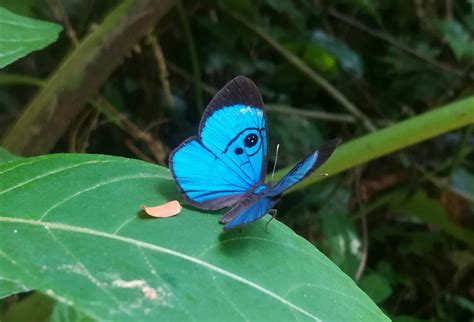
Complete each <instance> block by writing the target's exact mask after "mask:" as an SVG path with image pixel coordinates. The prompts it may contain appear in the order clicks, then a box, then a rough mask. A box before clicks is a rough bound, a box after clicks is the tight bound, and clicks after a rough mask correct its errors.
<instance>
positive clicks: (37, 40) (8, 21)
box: [0, 7, 62, 68]
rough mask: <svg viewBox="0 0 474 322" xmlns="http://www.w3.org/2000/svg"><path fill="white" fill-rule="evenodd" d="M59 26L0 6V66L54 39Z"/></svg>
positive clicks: (57, 33)
mask: <svg viewBox="0 0 474 322" xmlns="http://www.w3.org/2000/svg"><path fill="white" fill-rule="evenodd" d="M61 29H62V28H61V26H59V25H57V24H54V23H50V22H46V21H41V20H36V19H31V18H28V17H23V16H19V15H17V14H14V13H12V12H10V11H8V10H6V9H4V8H2V7H0V39H1V41H0V68H2V67H4V66H6V65H8V64H10V63H12V62H14V61H15V60H17V59H20V58H21V57H23V56H25V55H27V54H29V53H31V52H32V51H35V50H39V49H43V48H44V47H46V46H47V45H49V44H51V43H52V42H54V41H56V39H57V38H58V35H59V32H60V31H61Z"/></svg>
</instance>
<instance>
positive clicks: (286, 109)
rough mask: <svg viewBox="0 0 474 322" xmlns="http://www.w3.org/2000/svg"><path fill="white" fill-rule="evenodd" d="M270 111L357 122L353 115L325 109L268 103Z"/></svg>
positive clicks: (267, 108) (340, 121) (333, 120)
mask: <svg viewBox="0 0 474 322" xmlns="http://www.w3.org/2000/svg"><path fill="white" fill-rule="evenodd" d="M265 109H266V110H267V111H269V112H276V113H281V114H289V115H298V116H303V117H307V118H313V119H318V120H325V121H330V122H339V123H355V122H356V119H355V118H354V117H353V116H352V115H348V114H338V113H328V112H324V111H310V110H302V109H299V108H290V107H286V106H283V105H274V104H268V105H266V108H265Z"/></svg>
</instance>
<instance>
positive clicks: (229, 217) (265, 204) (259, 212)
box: [220, 196, 278, 231]
mask: <svg viewBox="0 0 474 322" xmlns="http://www.w3.org/2000/svg"><path fill="white" fill-rule="evenodd" d="M277 202H278V199H271V198H267V197H261V196H258V197H257V198H254V199H253V200H247V201H245V200H244V201H243V202H241V203H239V204H238V205H237V206H236V207H234V208H233V209H231V210H230V211H229V212H228V213H226V214H225V215H224V216H223V217H222V218H221V220H220V223H221V224H226V225H225V226H224V230H225V231H228V230H230V229H233V228H237V227H241V226H244V225H247V224H250V223H252V222H254V221H257V220H259V219H260V218H262V217H263V216H265V215H266V214H267V213H268V211H269V210H270V209H271V208H272V207H273V206H274V205H275V204H276V203H277Z"/></svg>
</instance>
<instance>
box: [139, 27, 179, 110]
mask: <svg viewBox="0 0 474 322" xmlns="http://www.w3.org/2000/svg"><path fill="white" fill-rule="evenodd" d="M146 38H147V41H148V43H149V44H150V46H151V48H152V50H153V56H154V57H155V59H156V62H157V64H158V70H159V77H160V83H161V87H162V88H163V95H164V97H165V99H164V100H165V104H166V105H168V106H171V104H172V102H173V96H172V94H171V86H170V83H169V81H168V77H169V74H168V68H167V67H166V60H165V56H164V55H163V50H162V49H161V46H160V43H159V42H158V40H156V35H155V34H154V33H153V32H150V33H149V34H148V35H147V37H146Z"/></svg>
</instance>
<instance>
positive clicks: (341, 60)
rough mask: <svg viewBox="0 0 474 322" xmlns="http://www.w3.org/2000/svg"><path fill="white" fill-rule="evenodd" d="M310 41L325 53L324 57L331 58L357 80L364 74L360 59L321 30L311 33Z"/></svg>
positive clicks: (348, 48) (347, 47)
mask: <svg viewBox="0 0 474 322" xmlns="http://www.w3.org/2000/svg"><path fill="white" fill-rule="evenodd" d="M311 41H312V42H313V43H314V44H317V46H319V47H320V48H321V49H322V50H323V51H324V52H326V53H327V54H326V55H330V57H333V60H334V59H335V60H336V61H337V62H338V64H339V65H340V66H341V69H342V70H344V71H346V72H350V73H352V74H353V75H354V76H355V77H357V78H361V77H362V75H363V73H364V67H363V64H362V59H361V58H360V56H359V54H357V53H356V52H355V51H354V50H352V49H351V48H350V47H349V46H347V45H346V44H345V43H344V42H342V41H341V40H339V39H337V38H335V37H333V36H331V35H328V34H327V33H325V32H323V31H321V30H315V31H314V32H313V34H312V36H311Z"/></svg>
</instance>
